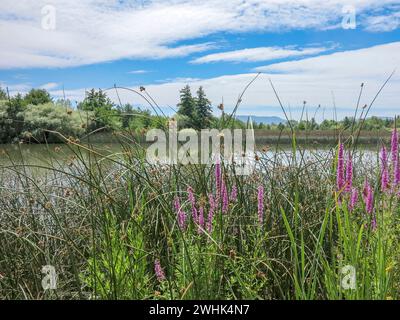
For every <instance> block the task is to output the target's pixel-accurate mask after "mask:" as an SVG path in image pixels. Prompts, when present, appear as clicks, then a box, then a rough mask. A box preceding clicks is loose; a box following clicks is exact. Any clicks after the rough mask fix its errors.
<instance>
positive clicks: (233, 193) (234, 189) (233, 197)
mask: <svg viewBox="0 0 400 320" xmlns="http://www.w3.org/2000/svg"><path fill="white" fill-rule="evenodd" d="M230 199H231V201H232V202H236V200H237V187H236V185H234V186H233V187H232V190H231V196H230Z"/></svg>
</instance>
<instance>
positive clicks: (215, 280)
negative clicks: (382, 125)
mask: <svg viewBox="0 0 400 320" xmlns="http://www.w3.org/2000/svg"><path fill="white" fill-rule="evenodd" d="M117 138H118V140H119V143H120V152H114V153H106V152H104V151H102V150H101V149H98V148H95V147H93V146H91V145H90V144H85V145H79V144H78V143H77V142H74V141H71V140H70V141H69V144H66V145H65V146H63V147H62V148H61V150H56V151H57V153H55V152H54V150H52V147H51V146H48V147H47V149H48V150H47V152H48V157H46V159H48V160H46V161H47V162H46V163H44V162H42V163H41V164H36V165H32V164H29V163H27V162H26V161H28V160H27V159H25V158H24V156H23V152H22V151H21V154H20V157H18V161H17V160H16V158H15V156H12V155H7V154H6V153H4V154H3V155H2V157H7V156H8V157H9V160H8V164H6V165H3V166H2V167H1V169H0V174H1V176H0V177H1V189H0V243H1V246H0V273H1V276H0V277H1V279H0V297H1V298H5V299H398V298H399V293H398V292H399V286H400V278H399V277H400V272H399V271H400V268H399V257H400V256H399V246H398V239H399V231H400V227H399V209H398V201H399V197H398V195H397V189H394V188H392V189H393V191H392V192H382V191H381V188H380V174H381V171H380V167H379V162H378V157H377V158H376V161H372V163H371V162H370V163H363V160H362V159H363V158H362V157H361V156H360V155H361V153H362V151H361V150H358V151H357V149H355V152H354V153H353V158H354V179H353V184H354V187H355V188H357V189H358V190H359V194H360V196H359V200H358V202H357V204H356V206H355V208H354V209H353V210H352V211H349V209H348V205H349V194H346V193H345V192H344V191H343V190H338V189H337V186H336V170H337V162H338V155H337V148H333V149H331V150H328V151H326V150H325V151H324V152H323V154H320V153H318V152H314V151H306V150H305V149H303V148H302V147H301V146H298V145H297V144H296V138H295V133H293V134H292V136H291V139H292V146H291V149H290V150H288V149H287V148H281V146H279V145H276V146H275V147H274V149H273V151H274V152H273V153H272V154H270V153H263V152H260V153H259V156H258V157H257V160H258V161H257V170H255V172H254V173H253V174H251V175H250V176H239V175H237V174H236V173H235V170H234V168H233V167H232V166H230V165H228V164H226V163H225V162H224V161H223V159H222V161H221V176H220V177H218V175H217V174H216V172H218V170H216V168H215V165H214V166H211V167H207V166H204V165H186V166H183V165H174V166H166V165H153V164H150V163H147V162H146V159H145V149H144V147H142V146H141V145H139V144H137V143H136V142H135V140H134V139H133V138H131V137H130V136H124V135H120V136H119V137H117ZM345 150H346V152H347V150H353V146H352V145H350V144H348V145H346V146H345ZM366 177H367V178H368V180H369V181H370V183H371V185H372V188H373V190H374V204H373V208H374V212H373V215H371V214H369V213H367V211H366V207H365V204H364V201H363V197H362V192H363V184H364V180H365V178H366ZM219 179H220V181H222V182H223V184H224V185H225V186H226V194H227V195H228V203H229V206H228V209H227V210H225V208H224V205H223V197H224V196H223V192H222V193H221V192H220V191H219V189H218V188H219V187H218V183H217V181H216V180H219ZM260 186H262V187H263V210H262V214H263V221H262V223H261V222H260V220H259V205H258V203H259V199H258V188H259V187H260ZM189 187H190V188H191V189H192V190H193V193H194V198H195V199H194V200H195V208H196V210H197V214H198V213H199V211H200V208H203V210H204V220H205V222H204V224H203V223H202V222H200V221H199V220H198V219H197V220H196V218H193V217H194V215H193V214H192V210H193V207H192V203H191V201H190V199H189V197H188V188H189ZM234 187H235V188H236V189H237V199H234V197H232V196H230V194H231V191H232V189H233V188H234ZM210 195H212V196H211V198H217V202H216V206H215V210H214V214H213V220H212V228H211V229H210V228H208V226H207V221H208V219H209V215H210V205H212V201H210ZM177 198H178V199H179V202H180V210H181V211H183V212H185V214H186V222H185V226H184V227H183V226H180V225H179V223H178V217H177V215H178V212H177V210H176V208H175V207H174V201H175V200H176V199H177ZM223 211H226V212H223ZM373 216H376V228H372V227H371V222H372V218H373ZM156 261H159V264H160V265H159V267H161V271H160V270H158V276H157V272H156V271H155V263H156ZM44 265H52V266H54V267H55V269H56V271H57V274H58V283H57V289H56V290H47V291H44V290H43V288H42V285H41V281H42V278H43V276H44V275H43V274H42V273H41V269H42V266H44ZM345 266H351V267H354V268H355V271H356V282H355V284H356V286H355V288H354V289H346V288H345V287H343V285H342V282H343V279H344V277H345V276H346V275H345V274H343V273H342V271H343V267H345ZM344 270H346V269H344ZM160 272H161V273H162V277H160V274H159V273H160Z"/></svg>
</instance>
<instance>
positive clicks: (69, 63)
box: [0, 0, 400, 120]
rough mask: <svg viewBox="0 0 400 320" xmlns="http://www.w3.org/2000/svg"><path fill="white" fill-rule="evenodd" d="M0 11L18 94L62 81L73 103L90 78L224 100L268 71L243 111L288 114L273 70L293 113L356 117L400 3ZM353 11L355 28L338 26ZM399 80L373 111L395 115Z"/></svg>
mask: <svg viewBox="0 0 400 320" xmlns="http://www.w3.org/2000/svg"><path fill="white" fill-rule="evenodd" d="M0 12H2V13H1V14H0V42H1V43H2V50H1V52H0V85H1V86H2V87H6V86H7V87H8V88H9V90H10V91H11V93H12V94H15V93H16V92H18V91H20V92H26V91H27V90H29V89H30V88H32V87H43V88H46V89H48V90H49V91H50V92H51V94H52V95H53V96H54V97H55V98H59V97H61V96H62V95H63V90H62V88H63V87H64V92H65V94H66V96H67V98H69V99H71V100H73V101H74V100H81V99H82V98H83V97H84V93H85V90H86V89H90V88H92V87H94V88H108V87H112V86H113V85H114V84H117V85H119V86H125V87H130V88H137V87H139V86H141V85H144V86H146V88H147V90H148V91H149V92H150V93H151V94H152V96H154V98H155V99H156V100H157V101H158V103H159V104H160V105H162V106H167V105H171V106H174V105H176V103H177V100H178V97H179V89H180V88H181V87H182V86H184V85H185V84H186V83H189V84H190V85H191V87H192V88H193V89H194V90H195V89H196V88H197V87H198V86H200V85H203V86H204V87H205V89H206V92H207V93H208V95H209V98H210V99H211V100H212V102H213V103H214V105H217V104H218V103H220V102H221V100H222V99H223V100H224V103H225V105H226V107H227V108H228V109H229V108H231V107H232V106H233V105H234V104H235V102H236V99H237V96H238V94H239V93H240V91H241V90H242V88H243V87H244V86H245V85H246V83H247V82H248V81H249V80H250V79H251V78H252V77H254V75H255V74H256V73H257V72H262V73H263V74H262V75H261V76H260V77H259V78H258V79H257V81H256V82H255V83H254V85H253V86H252V87H251V88H250V89H249V91H248V93H247V95H246V96H245V98H244V100H243V104H242V107H241V109H240V110H239V113H240V114H255V115H278V116H282V114H281V111H280V109H279V108H278V104H277V102H276V100H275V98H274V96H273V94H272V92H271V88H270V87H269V86H268V79H272V81H273V82H274V84H275V85H276V87H277V89H278V92H279V94H280V96H281V98H282V100H283V102H284V104H285V106H287V107H289V106H290V110H291V113H292V116H293V118H297V117H298V115H299V112H300V108H301V105H302V102H303V101H307V106H308V111H309V113H310V114H313V113H314V110H315V109H316V108H317V106H318V105H319V104H320V105H321V108H320V111H321V110H324V112H323V113H322V112H319V113H318V115H317V118H318V119H319V120H322V117H323V116H324V117H325V118H329V117H331V115H332V114H333V113H332V111H333V108H332V106H333V104H334V103H335V104H336V106H337V108H338V116H339V117H343V116H345V115H351V114H352V110H353V108H354V105H355V101H356V99H357V94H358V90H359V87H360V84H361V83H362V82H364V83H365V84H366V88H365V94H364V96H363V98H362V103H366V104H368V103H369V102H370V101H371V100H372V98H373V96H374V94H375V93H376V92H377V90H378V89H379V86H380V85H381V84H382V83H383V82H384V81H385V79H386V77H387V76H388V75H389V74H390V72H391V71H392V70H394V69H395V68H398V67H399V65H400V57H399V56H400V55H399V52H400V29H399V26H400V2H399V1H369V0H366V1H341V0H337V1H335V0H329V1H324V2H321V1H312V0H308V1H293V0H271V1H261V0H248V1H244V0H232V1H221V0H209V1H196V0H193V1H186V0H164V1H114V0H83V1H80V2H79V3H78V2H72V1H66V0H58V1H55V0H53V1H41V0H39V1H28V0H21V1H18V3H17V4H16V3H15V1H9V0H3V1H2V2H1V4H0ZM353 13H354V15H353ZM346 17H350V18H352V17H355V18H356V20H355V25H354V27H355V28H354V29H353V28H350V29H344V28H343V26H342V21H343V20H344V19H345V18H346ZM344 21H345V22H346V21H347V22H349V21H350V22H352V21H351V20H347V19H345V20H344ZM398 72H400V70H399V71H398ZM399 79H400V78H399V76H398V73H396V74H395V75H394V77H393V79H392V81H391V82H390V83H389V85H388V86H387V88H385V90H384V92H383V93H382V96H380V97H379V99H378V100H377V103H376V105H375V106H374V108H373V109H372V113H371V114H375V115H380V116H393V115H394V114H395V113H398V111H397V108H398V103H399V99H398V92H400V80H399ZM110 96H111V98H112V99H115V100H116V97H115V94H114V92H110ZM120 96H121V99H122V100H123V102H130V103H133V104H135V105H143V102H142V101H140V100H139V99H138V98H137V97H135V96H132V95H131V94H130V93H128V92H121V93H120Z"/></svg>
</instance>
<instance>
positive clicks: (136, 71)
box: [128, 70, 150, 74]
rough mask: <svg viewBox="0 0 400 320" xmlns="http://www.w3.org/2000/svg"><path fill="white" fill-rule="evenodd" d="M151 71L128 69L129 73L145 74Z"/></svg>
mask: <svg viewBox="0 0 400 320" xmlns="http://www.w3.org/2000/svg"><path fill="white" fill-rule="evenodd" d="M149 72H150V71H148V70H131V71H128V74H145V73H149Z"/></svg>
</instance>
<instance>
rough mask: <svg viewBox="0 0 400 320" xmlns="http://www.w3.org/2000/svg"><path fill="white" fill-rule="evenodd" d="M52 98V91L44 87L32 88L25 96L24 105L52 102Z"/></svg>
mask: <svg viewBox="0 0 400 320" xmlns="http://www.w3.org/2000/svg"><path fill="white" fill-rule="evenodd" d="M52 101H53V100H52V99H51V96H50V93H48V92H47V91H46V90H44V89H32V90H31V91H29V92H28V93H27V94H26V95H25V97H24V105H26V106H27V105H30V104H33V105H35V106H37V105H39V104H45V103H50V102H52Z"/></svg>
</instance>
